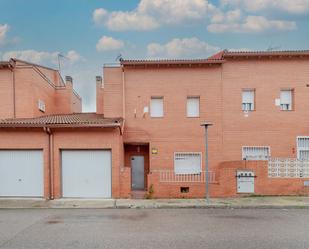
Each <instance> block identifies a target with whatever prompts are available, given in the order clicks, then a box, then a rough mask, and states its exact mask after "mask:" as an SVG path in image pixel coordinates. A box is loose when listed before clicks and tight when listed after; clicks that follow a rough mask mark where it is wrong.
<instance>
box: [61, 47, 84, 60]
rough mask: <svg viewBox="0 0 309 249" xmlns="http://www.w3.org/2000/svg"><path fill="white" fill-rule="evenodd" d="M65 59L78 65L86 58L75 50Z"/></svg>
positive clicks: (69, 52)
mask: <svg viewBox="0 0 309 249" xmlns="http://www.w3.org/2000/svg"><path fill="white" fill-rule="evenodd" d="M65 57H66V58H67V59H68V60H69V62H71V63H76V62H78V61H81V60H84V58H83V57H82V56H81V55H80V54H79V53H77V52H76V51H75V50H70V51H68V52H67V53H66V55H65Z"/></svg>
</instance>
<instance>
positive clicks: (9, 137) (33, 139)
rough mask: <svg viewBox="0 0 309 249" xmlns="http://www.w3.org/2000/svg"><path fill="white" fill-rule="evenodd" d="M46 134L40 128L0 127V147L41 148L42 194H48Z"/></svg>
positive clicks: (46, 196) (46, 195)
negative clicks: (42, 164) (42, 162)
mask: <svg viewBox="0 0 309 249" xmlns="http://www.w3.org/2000/svg"><path fill="white" fill-rule="evenodd" d="M48 140H49V139H48V135H47V134H46V133H45V132H43V130H42V129H18V130H16V129H1V130H0V150H1V149H12V150H14V149H42V150H43V157H44V196H45V198H48V196H49V167H48Z"/></svg>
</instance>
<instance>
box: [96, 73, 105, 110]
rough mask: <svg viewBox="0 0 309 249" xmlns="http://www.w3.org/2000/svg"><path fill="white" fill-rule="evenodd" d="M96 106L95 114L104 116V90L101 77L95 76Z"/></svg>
mask: <svg viewBox="0 0 309 249" xmlns="http://www.w3.org/2000/svg"><path fill="white" fill-rule="evenodd" d="M95 79H96V104H97V113H98V114H104V106H103V105H104V88H103V85H102V77H101V76H96V77H95Z"/></svg>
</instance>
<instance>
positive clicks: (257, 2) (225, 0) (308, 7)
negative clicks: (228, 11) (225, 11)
mask: <svg viewBox="0 0 309 249" xmlns="http://www.w3.org/2000/svg"><path fill="white" fill-rule="evenodd" d="M221 4H222V5H223V6H232V7H237V8H241V9H244V10H246V11H249V12H257V11H263V10H267V9H270V10H274V11H278V10H280V11H284V12H287V13H291V14H304V13H308V12H309V0H221Z"/></svg>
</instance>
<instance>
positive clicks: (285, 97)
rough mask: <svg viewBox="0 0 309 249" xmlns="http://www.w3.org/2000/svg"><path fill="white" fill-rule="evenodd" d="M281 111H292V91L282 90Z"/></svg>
mask: <svg viewBox="0 0 309 249" xmlns="http://www.w3.org/2000/svg"><path fill="white" fill-rule="evenodd" d="M280 109H281V110H282V111H291V110H292V90H281V92H280Z"/></svg>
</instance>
